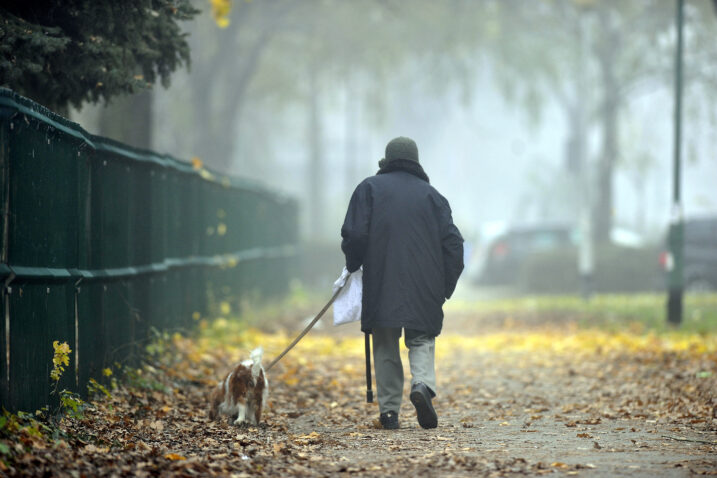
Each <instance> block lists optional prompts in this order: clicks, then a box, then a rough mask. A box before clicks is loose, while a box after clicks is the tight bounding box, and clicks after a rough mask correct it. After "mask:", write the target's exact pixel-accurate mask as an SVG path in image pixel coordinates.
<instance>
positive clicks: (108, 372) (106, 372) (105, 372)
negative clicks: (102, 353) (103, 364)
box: [102, 368, 112, 377]
mask: <svg viewBox="0 0 717 478" xmlns="http://www.w3.org/2000/svg"><path fill="white" fill-rule="evenodd" d="M102 375H104V376H105V377H109V376H110V375H112V369H110V368H105V369H103V370H102Z"/></svg>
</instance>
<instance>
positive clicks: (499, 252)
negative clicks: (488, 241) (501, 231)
mask: <svg viewBox="0 0 717 478" xmlns="http://www.w3.org/2000/svg"><path fill="white" fill-rule="evenodd" d="M508 251H509V248H508V244H506V243H505V242H499V243H498V244H496V245H495V246H493V257H495V258H497V259H502V258H504V257H505V256H507V255H508Z"/></svg>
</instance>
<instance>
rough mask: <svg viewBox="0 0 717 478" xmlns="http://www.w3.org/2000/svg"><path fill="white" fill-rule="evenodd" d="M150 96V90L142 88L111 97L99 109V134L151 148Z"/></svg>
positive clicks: (151, 96)
mask: <svg viewBox="0 0 717 478" xmlns="http://www.w3.org/2000/svg"><path fill="white" fill-rule="evenodd" d="M152 98H153V95H152V90H144V91H142V92H140V93H137V94H134V95H129V96H122V97H116V98H115V99H113V100H112V101H111V102H110V104H109V105H107V106H106V107H104V108H102V110H101V111H100V117H99V124H98V127H99V131H100V134H101V135H102V136H107V137H109V138H112V139H115V140H117V141H121V142H123V143H127V144H129V145H131V146H134V147H136V148H141V149H151V148H152Z"/></svg>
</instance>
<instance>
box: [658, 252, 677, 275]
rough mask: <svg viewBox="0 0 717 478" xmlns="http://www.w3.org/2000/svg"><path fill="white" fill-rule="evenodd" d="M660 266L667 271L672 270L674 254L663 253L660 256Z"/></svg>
mask: <svg viewBox="0 0 717 478" xmlns="http://www.w3.org/2000/svg"><path fill="white" fill-rule="evenodd" d="M660 265H661V266H662V268H663V269H665V270H666V271H671V270H672V267H673V265H674V260H673V259H672V254H671V253H670V252H669V251H662V253H661V254H660Z"/></svg>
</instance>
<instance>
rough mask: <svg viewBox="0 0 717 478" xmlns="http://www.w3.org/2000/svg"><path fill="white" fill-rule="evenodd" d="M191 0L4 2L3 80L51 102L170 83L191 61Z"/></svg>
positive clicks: (63, 103)
mask: <svg viewBox="0 0 717 478" xmlns="http://www.w3.org/2000/svg"><path fill="white" fill-rule="evenodd" d="M197 13H198V10H196V9H195V8H194V7H192V6H191V4H190V1H189V0H122V1H116V0H30V1H27V0H15V1H9V2H3V6H2V7H0V85H2V86H5V87H8V88H11V89H13V90H15V91H16V92H18V93H20V94H22V95H24V96H28V97H29V98H32V99H33V100H35V101H37V102H39V103H41V104H43V105H45V106H47V107H48V108H50V109H53V110H56V111H59V112H64V111H66V109H67V108H68V106H69V105H73V106H75V107H80V106H81V105H82V104H83V103H85V102H88V101H89V102H93V103H95V102H97V101H99V100H105V101H106V100H109V99H110V98H111V97H113V96H116V95H120V94H129V93H135V92H138V91H141V90H142V89H145V88H148V87H151V86H152V85H153V84H154V83H155V82H156V81H158V80H159V81H161V83H162V85H164V86H165V87H166V86H167V85H168V84H169V77H170V74H171V73H172V72H173V71H175V70H176V69H177V68H178V67H179V66H181V65H182V64H186V65H187V66H188V65H189V46H188V44H187V39H186V36H187V34H186V33H182V31H181V30H180V27H179V24H178V23H179V22H180V21H184V20H189V19H191V18H192V17H193V16H194V15H196V14H197Z"/></svg>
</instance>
